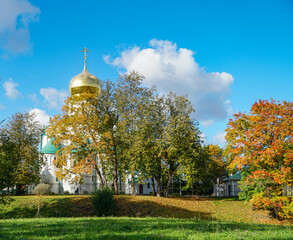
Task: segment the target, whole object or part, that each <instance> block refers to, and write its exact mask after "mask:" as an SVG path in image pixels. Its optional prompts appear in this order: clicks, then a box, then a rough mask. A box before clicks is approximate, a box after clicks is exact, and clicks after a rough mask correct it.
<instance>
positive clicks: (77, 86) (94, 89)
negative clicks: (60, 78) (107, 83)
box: [69, 48, 101, 96]
mask: <svg viewBox="0 0 293 240" xmlns="http://www.w3.org/2000/svg"><path fill="white" fill-rule="evenodd" d="M82 52H84V53H85V56H84V69H83V71H82V72H81V73H80V74H78V75H76V76H75V77H73V78H72V79H71V81H70V84H69V91H70V95H71V96H73V95H77V94H80V93H83V92H89V93H92V94H96V95H97V96H100V94H101V83H100V81H99V79H98V78H97V77H96V76H94V75H93V74H90V73H89V72H88V70H87V68H86V58H87V55H86V53H87V52H89V50H87V48H84V50H82Z"/></svg>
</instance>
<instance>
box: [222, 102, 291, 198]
mask: <svg viewBox="0 0 293 240" xmlns="http://www.w3.org/2000/svg"><path fill="white" fill-rule="evenodd" d="M226 132H227V135H226V140H227V142H228V146H227V149H226V154H227V157H228V161H229V167H230V169H234V168H238V169H239V170H241V171H243V172H245V173H246V176H247V178H246V181H243V182H242V186H243V189H246V190H247V185H251V186H250V190H251V191H250V196H249V198H251V197H252V198H256V197H258V198H268V199H271V198H273V197H277V196H280V195H281V194H283V191H284V187H291V186H292V184H293V174H292V167H293V103H291V102H287V101H282V102H280V101H276V100H273V99H272V100H271V101H267V100H259V101H258V102H256V103H255V104H253V106H252V108H251V110H250V112H249V113H248V114H246V113H238V114H235V115H234V119H230V121H229V123H228V128H227V129H226ZM260 172H261V174H259V173H260ZM263 176H266V178H263ZM267 178H269V179H270V181H265V179H267ZM252 179H253V180H252ZM265 182H269V185H270V186H269V187H268V186H266V184H264V183H265ZM245 185H246V187H245ZM246 197H247V196H246ZM253 201H254V202H255V199H253Z"/></svg>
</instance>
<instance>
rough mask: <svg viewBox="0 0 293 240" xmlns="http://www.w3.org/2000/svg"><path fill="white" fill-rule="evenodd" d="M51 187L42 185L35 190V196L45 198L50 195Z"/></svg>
mask: <svg viewBox="0 0 293 240" xmlns="http://www.w3.org/2000/svg"><path fill="white" fill-rule="evenodd" d="M50 189H51V186H50V185H49V184H45V183H40V184H38V185H37V186H36V187H35V189H34V194H36V195H37V196H43V195H46V194H49V193H50Z"/></svg>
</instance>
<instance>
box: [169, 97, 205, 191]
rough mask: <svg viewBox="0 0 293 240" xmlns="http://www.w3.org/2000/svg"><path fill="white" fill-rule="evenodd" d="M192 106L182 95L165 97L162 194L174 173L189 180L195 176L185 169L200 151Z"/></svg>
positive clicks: (193, 161) (195, 160)
mask: <svg viewBox="0 0 293 240" xmlns="http://www.w3.org/2000/svg"><path fill="white" fill-rule="evenodd" d="M193 112H194V108H193V106H192V105H191V102H190V101H189V100H188V99H187V98H186V97H184V96H177V95H176V94H174V93H172V92H171V93H170V94H169V95H168V96H167V98H166V125H165V127H164V134H165V139H166V150H165V161H166V164H167V166H168V173H167V178H168V179H167V185H166V188H165V192H164V195H165V196H168V194H169V191H170V186H171V183H172V178H173V175H174V174H175V173H183V174H186V177H187V180H188V181H191V180H192V179H193V178H194V177H195V176H194V175H192V174H190V172H188V171H187V169H188V167H189V169H191V168H190V166H191V165H194V164H195V162H197V160H199V158H198V156H199V155H198V154H199V153H200V151H199V149H200V147H201V140H200V136H199V134H200V131H199V129H198V122H197V121H194V120H193V119H192V117H191V114H192V113H193Z"/></svg>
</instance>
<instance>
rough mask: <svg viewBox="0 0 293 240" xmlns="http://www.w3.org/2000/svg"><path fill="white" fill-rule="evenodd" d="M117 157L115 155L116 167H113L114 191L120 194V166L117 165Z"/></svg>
mask: <svg viewBox="0 0 293 240" xmlns="http://www.w3.org/2000/svg"><path fill="white" fill-rule="evenodd" d="M117 165H118V163H117V158H116V156H115V159H114V169H113V184H114V192H115V194H116V195H118V194H119V189H118V167H117Z"/></svg>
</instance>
